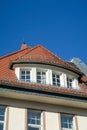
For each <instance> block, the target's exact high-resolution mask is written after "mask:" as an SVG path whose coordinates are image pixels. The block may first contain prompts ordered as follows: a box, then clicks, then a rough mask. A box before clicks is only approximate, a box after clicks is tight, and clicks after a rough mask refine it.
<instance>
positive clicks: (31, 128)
mask: <svg viewBox="0 0 87 130" xmlns="http://www.w3.org/2000/svg"><path fill="white" fill-rule="evenodd" d="M28 130H40V129H39V128H34V127H31V126H29V127H28Z"/></svg>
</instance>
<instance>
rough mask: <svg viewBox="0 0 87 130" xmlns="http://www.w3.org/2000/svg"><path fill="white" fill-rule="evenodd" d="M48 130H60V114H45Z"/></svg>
mask: <svg viewBox="0 0 87 130" xmlns="http://www.w3.org/2000/svg"><path fill="white" fill-rule="evenodd" d="M45 116H46V117H45V119H46V130H59V124H58V113H53V112H45Z"/></svg>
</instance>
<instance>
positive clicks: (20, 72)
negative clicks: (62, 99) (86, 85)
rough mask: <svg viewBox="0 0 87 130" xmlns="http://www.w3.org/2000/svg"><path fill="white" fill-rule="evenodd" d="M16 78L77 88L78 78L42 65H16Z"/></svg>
mask: <svg viewBox="0 0 87 130" xmlns="http://www.w3.org/2000/svg"><path fill="white" fill-rule="evenodd" d="M15 73H16V76H17V80H19V81H22V82H28V83H38V84H42V85H47V86H49V85H50V86H55V87H64V88H69V89H79V87H78V78H77V77H74V75H69V74H65V73H63V72H61V71H55V70H52V69H48V68H42V67H40V68H39V67H28V66H27V67H17V68H16V69H15Z"/></svg>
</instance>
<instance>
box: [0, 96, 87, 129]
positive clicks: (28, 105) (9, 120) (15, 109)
mask: <svg viewBox="0 0 87 130" xmlns="http://www.w3.org/2000/svg"><path fill="white" fill-rule="evenodd" d="M0 104H2V105H6V106H7V108H8V111H7V112H8V114H6V116H8V117H6V121H5V122H6V127H5V130H27V109H36V110H41V111H42V120H41V121H42V123H41V130H61V120H60V115H61V113H66V114H73V115H74V116H75V117H76V119H75V120H74V121H75V127H74V130H87V110H86V109H81V108H80V109H79V108H72V107H67V106H60V105H53V104H45V103H39V102H33V101H23V100H15V99H13V100H12V99H4V98H1V100H0Z"/></svg>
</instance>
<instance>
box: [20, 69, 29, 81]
mask: <svg viewBox="0 0 87 130" xmlns="http://www.w3.org/2000/svg"><path fill="white" fill-rule="evenodd" d="M22 71H25V75H24V76H25V78H24V80H22V79H21V72H22ZM27 71H29V72H30V73H29V75H28V76H29V77H30V78H29V79H27V78H26V77H27V74H26V72H27ZM19 79H20V81H21V82H31V68H29V67H23V68H20V78H19Z"/></svg>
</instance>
